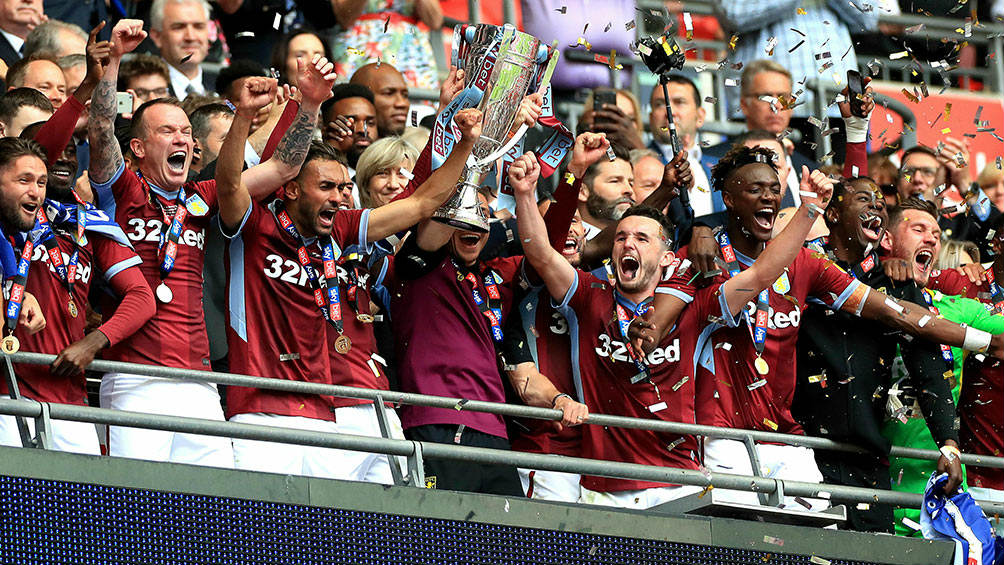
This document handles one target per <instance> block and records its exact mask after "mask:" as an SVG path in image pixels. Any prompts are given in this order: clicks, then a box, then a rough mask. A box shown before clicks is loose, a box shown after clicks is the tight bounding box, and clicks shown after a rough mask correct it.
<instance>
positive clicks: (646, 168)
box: [629, 149, 663, 202]
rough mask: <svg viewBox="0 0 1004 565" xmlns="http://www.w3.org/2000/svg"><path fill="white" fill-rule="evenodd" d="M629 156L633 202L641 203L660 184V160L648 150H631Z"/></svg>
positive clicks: (661, 170) (661, 166)
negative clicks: (632, 179)
mask: <svg viewBox="0 0 1004 565" xmlns="http://www.w3.org/2000/svg"><path fill="white" fill-rule="evenodd" d="M629 155H630V157H631V172H632V173H634V201H635V202H643V201H644V200H645V199H646V198H648V195H649V194H652V193H653V192H655V189H657V188H659V184H661V183H662V172H663V164H662V160H660V159H659V156H658V155H656V153H655V151H652V150H650V149H632V150H631V153H630V154H629Z"/></svg>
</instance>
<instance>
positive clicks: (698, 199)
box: [639, 75, 725, 217]
mask: <svg viewBox="0 0 1004 565" xmlns="http://www.w3.org/2000/svg"><path fill="white" fill-rule="evenodd" d="M666 89H667V90H668V91H669V106H670V108H671V109H672V110H673V125H675V126H676V134H677V136H678V137H679V138H680V145H681V146H682V147H683V149H684V151H686V152H687V161H688V162H689V163H690V170H691V172H692V173H693V175H694V186H693V187H692V188H691V189H690V207H691V208H693V210H694V216H695V217H700V216H705V215H707V214H711V213H712V212H721V211H723V210H725V206H724V205H722V204H721V202H719V201H718V200H720V199H715V202H713V201H712V200H713V194H712V192H711V182H710V181H709V180H708V179H709V178H711V165H713V164H714V163H715V162H716V161H718V159H717V158H713V157H711V156H707V157H705V154H704V152H703V150H702V148H701V144H700V136H701V134H700V129H701V127H703V126H704V120H705V118H706V117H707V114H706V112H705V110H704V108H703V107H702V106H701V92H700V90H698V88H697V85H696V84H695V83H694V81H692V80H690V79H689V78H687V77H685V76H683V75H672V76H671V77H670V79H669V83H668V84H667V85H666ZM650 104H651V110H650V111H649V114H648V128H649V129H648V131H649V132H650V133H651V134H652V142H651V143H649V145H648V146H649V147H650V148H651V149H652V150H653V151H655V152H656V153H658V154H659V158H660V159H661V160H662V162H663V163H664V164H666V163H669V161H670V160H671V159H672V158H671V157H670V155H672V152H673V151H672V146H671V145H670V136H669V126H668V121H667V119H666V94H665V93H664V92H663V91H662V88H660V87H659V86H656V87H655V88H653V89H652V98H651V100H650ZM639 202H640V201H639Z"/></svg>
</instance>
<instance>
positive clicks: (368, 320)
mask: <svg viewBox="0 0 1004 565" xmlns="http://www.w3.org/2000/svg"><path fill="white" fill-rule="evenodd" d="M356 319H357V320H359V321H360V322H362V323H364V324H372V323H373V316H370V315H369V314H356Z"/></svg>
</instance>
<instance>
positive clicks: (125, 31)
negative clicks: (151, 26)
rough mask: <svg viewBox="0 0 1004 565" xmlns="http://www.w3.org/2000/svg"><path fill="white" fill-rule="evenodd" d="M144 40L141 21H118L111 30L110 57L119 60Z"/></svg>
mask: <svg viewBox="0 0 1004 565" xmlns="http://www.w3.org/2000/svg"><path fill="white" fill-rule="evenodd" d="M144 39H146V32H145V31H143V20H119V23H117V24H115V27H114V28H112V42H111V43H112V45H111V56H112V57H119V58H121V57H122V55H125V54H126V53H131V52H132V51H133V49H136V47H139V44H140V43H142V42H143V40H144Z"/></svg>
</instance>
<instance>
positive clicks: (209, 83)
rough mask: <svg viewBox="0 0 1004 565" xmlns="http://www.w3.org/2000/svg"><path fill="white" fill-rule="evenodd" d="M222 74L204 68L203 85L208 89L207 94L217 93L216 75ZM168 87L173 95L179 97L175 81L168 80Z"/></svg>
mask: <svg viewBox="0 0 1004 565" xmlns="http://www.w3.org/2000/svg"><path fill="white" fill-rule="evenodd" d="M219 75H220V73H219V72H217V71H209V70H208V69H206V68H203V69H202V86H203V87H205V89H206V94H207V95H212V94H216V77H218V76H219ZM167 89H168V91H170V93H171V96H173V97H175V98H178V93H177V92H175V91H174V83H173V82H171V81H167Z"/></svg>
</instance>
